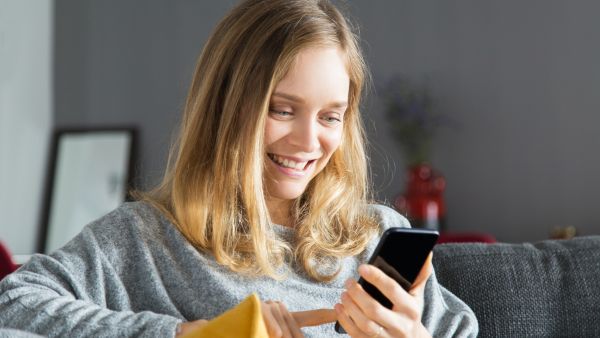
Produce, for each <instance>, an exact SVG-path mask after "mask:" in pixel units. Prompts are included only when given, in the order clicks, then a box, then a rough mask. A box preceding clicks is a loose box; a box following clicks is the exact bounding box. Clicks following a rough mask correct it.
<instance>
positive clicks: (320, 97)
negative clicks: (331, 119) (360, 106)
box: [275, 47, 350, 103]
mask: <svg viewBox="0 0 600 338" xmlns="http://www.w3.org/2000/svg"><path fill="white" fill-rule="evenodd" d="M349 87H350V78H349V75H348V70H347V61H346V56H345V54H344V53H343V52H342V51H341V50H340V49H339V48H335V47H313V48H306V49H303V50H302V51H300V52H299V53H298V54H297V55H296V57H295V59H294V61H293V62H292V64H291V66H290V68H289V70H288V72H287V73H286V75H285V76H284V77H283V78H282V79H281V81H279V83H278V84H277V85H276V86H275V93H285V94H291V95H295V96H299V97H301V98H302V99H303V100H305V101H307V102H312V103H322V102H328V101H339V102H341V101H347V100H348V91H349Z"/></svg>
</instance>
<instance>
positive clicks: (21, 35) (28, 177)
mask: <svg viewBox="0 0 600 338" xmlns="http://www.w3.org/2000/svg"><path fill="white" fill-rule="evenodd" d="M52 10H53V2H52V1H35V3H34V2H30V1H10V0H0V215H1V216H0V241H2V242H4V243H5V244H6V245H7V246H8V248H9V249H10V250H11V252H12V253H14V254H29V253H32V252H33V250H34V249H35V245H36V239H37V238H36V237H35V236H36V235H37V229H38V222H39V220H38V217H39V210H40V204H41V195H42V190H43V189H42V187H43V182H44V171H45V165H46V162H45V161H46V152H47V147H48V146H47V142H48V138H49V132H50V128H51V125H52V87H51V83H52V82H51V79H52ZM29 234H30V235H29Z"/></svg>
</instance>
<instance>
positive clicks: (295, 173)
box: [267, 153, 317, 178]
mask: <svg viewBox="0 0 600 338" xmlns="http://www.w3.org/2000/svg"><path fill="white" fill-rule="evenodd" d="M269 154H272V155H276V156H278V157H282V158H284V159H288V160H292V161H294V162H310V163H309V164H308V166H307V167H306V168H304V169H302V170H298V169H292V168H286V167H282V166H280V165H279V164H278V163H277V162H275V161H274V160H273V159H272V158H271V157H270V156H267V157H268V158H269V163H271V165H273V166H274V167H275V169H277V170H278V171H279V172H280V173H282V174H284V175H286V176H288V177H292V178H302V177H305V176H306V175H308V173H309V172H311V171H312V169H313V168H314V166H315V163H316V162H317V159H313V160H303V159H300V158H297V157H290V156H280V155H277V154H274V153H269Z"/></svg>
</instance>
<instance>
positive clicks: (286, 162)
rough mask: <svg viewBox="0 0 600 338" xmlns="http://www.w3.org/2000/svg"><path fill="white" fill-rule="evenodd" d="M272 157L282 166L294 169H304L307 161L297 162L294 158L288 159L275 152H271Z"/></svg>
mask: <svg viewBox="0 0 600 338" xmlns="http://www.w3.org/2000/svg"><path fill="white" fill-rule="evenodd" d="M271 158H272V159H273V160H274V161H275V162H277V163H278V164H279V165H281V166H282V167H286V168H292V169H296V170H303V169H304V167H305V166H306V163H307V162H295V161H292V160H288V159H287V158H282V157H279V156H277V155H274V154H271Z"/></svg>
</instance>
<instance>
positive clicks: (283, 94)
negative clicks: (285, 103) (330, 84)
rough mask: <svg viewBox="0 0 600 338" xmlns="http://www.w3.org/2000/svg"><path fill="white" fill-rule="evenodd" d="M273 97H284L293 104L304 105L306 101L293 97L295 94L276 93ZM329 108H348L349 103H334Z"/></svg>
mask: <svg viewBox="0 0 600 338" xmlns="http://www.w3.org/2000/svg"><path fill="white" fill-rule="evenodd" d="M273 96H279V97H282V98H284V99H286V100H290V101H293V102H297V103H304V99H302V98H301V97H299V96H296V95H293V94H287V93H282V92H275V93H273ZM327 106H328V107H332V108H345V107H348V102H346V101H334V102H331V103H329V104H328V105H327Z"/></svg>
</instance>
